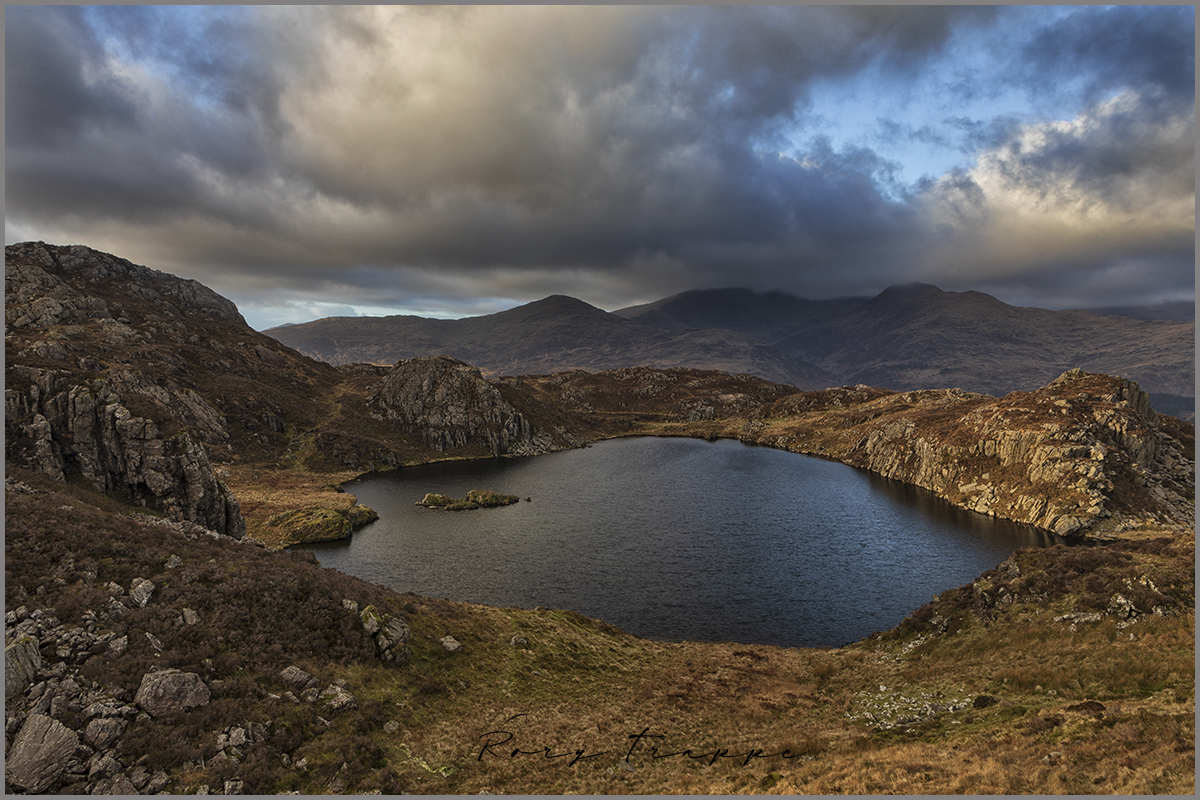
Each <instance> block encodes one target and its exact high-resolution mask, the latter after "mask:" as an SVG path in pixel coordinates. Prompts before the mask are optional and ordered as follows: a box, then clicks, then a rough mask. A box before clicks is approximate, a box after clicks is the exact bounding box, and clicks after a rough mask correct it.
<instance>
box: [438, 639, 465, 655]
mask: <svg viewBox="0 0 1200 800" xmlns="http://www.w3.org/2000/svg"><path fill="white" fill-rule="evenodd" d="M441 642H442V647H444V648H446V649H447V650H449V651H450V652H451V653H460V652H462V649H463V646H462V642H460V641H458V640H457V639H455V638H454V637H453V636H443V637H442V638H441Z"/></svg>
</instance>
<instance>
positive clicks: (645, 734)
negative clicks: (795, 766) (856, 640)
mask: <svg viewBox="0 0 1200 800" xmlns="http://www.w3.org/2000/svg"><path fill="white" fill-rule="evenodd" d="M523 716H526V715H525V714H517V715H515V716H512V717H509V718H508V719H507V720H506V722H512V721H513V720H515V719H518V718H520V717H523ZM650 731H651V728H649V727H646V728H643V729H642V731H641V733H631V734H629V736H628V737H627V738H628V739H630V740H631V741H630V742H629V749H628V750H626V751H625V756H624V759H623V760H624V761H625V762H626V763H630V761H629V759H630V758H632V757H633V756H634V753H635V751H638V748H639V746H640V745H645V748H643V749H642V750H640V751H638V754H639V755H641V756H642V757H643V758H645V756H646V754H649V756H650V758H651V759H652V760H654V761H659V760H662V759H666V758H690V759H692V760H694V761H703V760H707V761H708V763H709V764H710V765H713V764H716V763H717V761H718V760H719V759H730V760H736V759H741V760H742V763H741V765H742V766H743V767H745V766H749V765H750V763H751V762H752V761H754V760H755V759H768V758H782V759H785V760H786V759H791V758H798V757H800V756H801V755H802V754H801V753H793V752H792V751H791V750H788V749H786V748H785V749H783V750H780V751H779V752H778V753H767V752H766V751H764V750H763V749H762V748H751V749H749V750H747V751H746V752H744V753H731V752H729V749H728V748H724V747H718V748H716V749H714V750H712V751H711V752H694V751H693V750H692V748H690V747H689V748H685V749H683V750H678V751H675V752H662V751H661V750H660V748H659V743H660V742H658V741H657V740H662V739H665V738H666V734H663V733H651V732H650ZM479 738H480V739H483V740H484V742H483V744H482V746H480V748H479V756H478V760H479V761H483V757H484V756H485V755H490V756H493V757H495V758H507V759H514V758H519V757H521V756H541V757H543V758H545V759H547V760H551V761H553V760H558V759H563V758H570V759H571V760H570V761H567V762H563V763H566V765H567V766H573V765H575V764H577V763H579V762H580V761H584V760H586V759H589V758H597V757H599V756H603V755H608V754H609V753H612V752H614V751H612V750H601V751H599V752H596V753H589V752H587V750H586V749H582V748H581V749H576V750H574V751H572V750H566V751H564V752H561V753H555V752H554V748H552V747H550V746H548V745H547V746H544V747H538V748H534V749H529V750H527V749H525V748H524V747H522V746H520V745H519V744H518V746H515V747H513V746H512V745H513V742H514V740H515V739H516V734H515V733H513V732H511V731H505V730H495V731H488V732H487V733H483V734H480V736H479ZM646 748H648V749H646ZM618 752H619V751H618Z"/></svg>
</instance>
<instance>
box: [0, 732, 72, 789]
mask: <svg viewBox="0 0 1200 800" xmlns="http://www.w3.org/2000/svg"><path fill="white" fill-rule="evenodd" d="M78 745H79V735H78V734H77V733H75V732H74V731H72V730H70V729H69V728H67V727H66V726H65V725H63V724H62V723H61V722H58V721H57V720H54V719H51V718H50V717H47V716H45V715H42V714H31V715H30V716H29V718H28V719H26V720H25V724H24V725H22V726H21V730H20V732H19V733H18V734H17V737H16V739H15V741H14V742H13V746H12V749H11V750H9V751H8V754H7V756H6V757H5V761H4V779H5V781H6V782H7V783H8V784H9V785H10V786H12V787H15V788H17V789H20V790H22V791H25V792H29V793H30V794H40V793H41V792H44V791H46V790H47V789H49V788H50V787H51V786H53V785H54V783H55V782H56V781H57V780H58V779H59V777H60V776H61V775H62V774H63V770H65V769H66V766H67V762H68V761H70V759H71V756H72V755H74V753H75V748H76V747H77V746H78Z"/></svg>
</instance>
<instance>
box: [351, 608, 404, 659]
mask: <svg viewBox="0 0 1200 800" xmlns="http://www.w3.org/2000/svg"><path fill="white" fill-rule="evenodd" d="M359 617H360V618H361V619H362V625H363V630H364V631H365V632H366V634H367V635H368V636H371V637H372V638H373V639H374V641H375V653H376V655H378V656H379V659H380V660H381V661H383V663H385V664H396V665H398V666H403V665H404V664H407V663H409V662H410V661H411V660H412V652H411V651H410V650H409V649H408V646H407V645H408V640H409V636H410V632H409V628H408V623H407V622H405V621H404V620H403V619H401V618H399V617H393V616H391V615H390V614H380V613H379V611H378V609H376V608H375V606H367V607H366V608H364V609H363V610H362V613H361V614H360V615H359Z"/></svg>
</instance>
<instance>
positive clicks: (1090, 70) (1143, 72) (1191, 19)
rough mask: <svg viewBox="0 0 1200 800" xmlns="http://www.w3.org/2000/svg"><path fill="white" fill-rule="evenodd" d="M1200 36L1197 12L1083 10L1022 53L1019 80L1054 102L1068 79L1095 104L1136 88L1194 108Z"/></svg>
mask: <svg viewBox="0 0 1200 800" xmlns="http://www.w3.org/2000/svg"><path fill="white" fill-rule="evenodd" d="M1195 30H1196V9H1195V7H1194V6H1174V7H1171V6H1165V7H1164V6H1155V7H1147V6H1136V5H1134V6H1113V7H1107V8H1098V9H1077V10H1075V11H1074V12H1073V13H1072V14H1071V15H1070V17H1069V18H1068V19H1066V20H1064V21H1063V23H1062V24H1061V25H1056V26H1054V27H1053V28H1047V29H1044V30H1042V31H1041V32H1040V33H1039V34H1038V35H1037V36H1035V37H1034V38H1033V39H1032V40H1031V41H1030V42H1029V43H1028V44H1026V45H1025V47H1024V48H1022V50H1021V53H1020V61H1019V63H1020V66H1021V70H1020V74H1021V75H1022V77H1023V78H1024V79H1025V80H1026V81H1028V82H1029V83H1030V85H1031V86H1034V87H1035V88H1037V89H1038V90H1039V91H1041V92H1045V93H1049V94H1053V93H1055V92H1057V91H1060V86H1061V84H1062V83H1064V77H1067V78H1068V79H1070V80H1077V81H1081V82H1082V83H1083V84H1084V89H1083V96H1084V100H1085V102H1088V103H1095V102H1098V101H1099V100H1101V99H1102V98H1103V97H1104V95H1106V94H1109V93H1112V92H1116V91H1119V90H1121V89H1123V88H1135V89H1138V90H1139V91H1140V92H1142V93H1144V94H1147V95H1153V94H1154V93H1156V91H1161V92H1162V93H1164V94H1165V95H1167V96H1169V97H1171V98H1172V100H1173V102H1184V103H1191V104H1193V105H1194V102H1195V94H1196V59H1195V53H1196V39H1195ZM1014 66H1015V65H1014Z"/></svg>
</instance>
